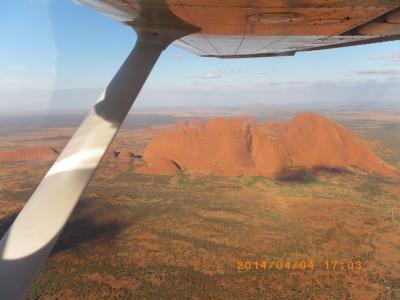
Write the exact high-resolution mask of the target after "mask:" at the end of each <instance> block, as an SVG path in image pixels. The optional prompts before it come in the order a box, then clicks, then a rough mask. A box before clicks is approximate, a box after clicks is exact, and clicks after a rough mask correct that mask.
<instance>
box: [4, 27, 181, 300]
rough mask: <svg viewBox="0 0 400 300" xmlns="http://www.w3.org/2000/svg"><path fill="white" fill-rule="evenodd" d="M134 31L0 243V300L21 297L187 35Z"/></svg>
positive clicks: (172, 32) (171, 32)
mask: <svg viewBox="0 0 400 300" xmlns="http://www.w3.org/2000/svg"><path fill="white" fill-rule="evenodd" d="M135 30H136V31H137V33H138V38H137V41H136V45H135V47H134V49H133V50H132V52H131V53H130V54H129V56H128V58H127V59H126V60H125V62H124V63H123V65H122V66H121V68H120V69H119V71H118V72H117V74H116V75H115V76H114V78H113V79H112V80H111V82H110V83H109V85H108V86H107V88H106V89H105V91H104V92H103V94H102V95H101V96H100V98H99V100H98V101H97V103H96V104H95V106H94V107H93V108H92V109H91V110H90V112H89V114H88V115H87V117H86V118H85V120H84V121H83V122H82V124H81V125H80V127H79V128H78V130H77V131H76V132H75V134H74V135H73V137H72V138H71V140H70V141H69V142H68V144H67V146H66V147H65V148H64V150H63V151H62V153H61V154H60V156H59V158H58V159H57V161H56V162H55V163H54V164H53V166H52V167H51V168H50V170H49V171H48V173H47V174H46V175H45V177H44V178H43V179H42V181H41V182H40V184H39V186H38V187H37V188H36V190H35V192H34V193H33V194H32V196H31V197H30V199H29V201H28V202H27V203H26V205H25V207H24V208H23V209H22V211H21V212H20V214H19V215H18V217H17V218H16V219H15V221H14V223H13V224H12V225H11V227H10V228H9V229H8V231H7V232H6V233H5V235H4V236H3V238H2V239H1V241H0V299H7V300H13V299H23V297H24V296H25V294H26V293H27V291H28V290H29V288H30V286H31V285H32V282H33V280H34V279H35V277H36V275H37V273H38V272H39V270H40V268H41V267H42V265H43V264H44V262H45V261H46V259H47V257H48V255H49V254H50V252H51V250H52V248H53V246H54V244H55V243H56V241H57V239H58V237H59V235H60V233H61V232H62V229H63V227H64V225H65V224H66V222H67V221H68V218H69V217H70V215H71V213H72V211H73V209H74V208H75V206H76V204H77V202H78V200H79V198H80V196H81V195H82V193H83V191H84V190H85V188H86V186H87V185H88V183H89V181H90V179H91V178H92V176H93V174H94V172H95V170H96V168H97V166H98V165H99V163H100V161H101V159H102V157H103V156H104V154H105V152H106V151H107V149H108V147H109V145H110V144H111V142H112V140H113V138H114V136H115V135H116V133H117V132H118V130H119V128H120V126H121V124H122V122H123V120H124V119H125V117H126V115H127V113H128V112H129V109H130V108H131V106H132V104H133V102H134V101H135V99H136V97H137V95H138V94H139V92H140V90H141V88H142V86H143V84H144V82H145V81H146V79H147V77H148V76H149V74H150V72H151V70H152V68H153V66H154V64H155V63H156V61H157V59H158V58H159V56H160V54H161V52H162V51H163V50H164V49H165V48H166V47H167V46H168V45H169V44H170V43H171V42H172V41H173V40H175V39H177V38H179V37H181V36H183V35H185V34H186V32H182V31H176V30H171V31H164V32H156V31H154V29H137V28H136V29H135ZM186 31H187V30H186Z"/></svg>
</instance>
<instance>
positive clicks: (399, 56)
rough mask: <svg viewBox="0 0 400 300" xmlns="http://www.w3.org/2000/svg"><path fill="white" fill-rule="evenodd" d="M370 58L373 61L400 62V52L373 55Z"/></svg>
mask: <svg viewBox="0 0 400 300" xmlns="http://www.w3.org/2000/svg"><path fill="white" fill-rule="evenodd" d="M368 60H372V61H382V60H383V61H387V62H392V63H397V62H400V53H391V54H386V55H372V56H370V57H368Z"/></svg>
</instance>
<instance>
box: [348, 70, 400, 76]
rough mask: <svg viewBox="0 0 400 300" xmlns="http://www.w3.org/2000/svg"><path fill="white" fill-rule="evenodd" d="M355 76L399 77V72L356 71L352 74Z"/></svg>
mask: <svg viewBox="0 0 400 300" xmlns="http://www.w3.org/2000/svg"><path fill="white" fill-rule="evenodd" d="M354 73H356V74H357V75H367V76H370V75H374V76H395V75H399V74H400V71H399V70H365V71H356V72H354Z"/></svg>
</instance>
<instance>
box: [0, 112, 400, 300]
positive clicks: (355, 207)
mask: <svg viewBox="0 0 400 300" xmlns="http://www.w3.org/2000/svg"><path fill="white" fill-rule="evenodd" d="M328 113H329V114H330V115H331V116H334V119H335V121H337V122H339V123H342V124H344V125H345V126H347V127H348V128H349V129H351V130H352V131H353V132H354V133H356V134H357V135H358V136H360V137H362V138H364V139H366V140H368V141H370V144H371V147H372V148H373V149H374V151H375V153H377V154H378V155H379V156H380V157H381V158H383V159H384V160H385V161H387V162H389V163H391V164H392V165H394V166H396V167H397V168H400V120H398V119H396V118H395V117H394V115H392V114H390V115H389V116H388V115H387V114H385V115H384V116H383V115H382V114H379V115H378V116H376V115H375V116H374V115H373V114H369V113H368V112H363V114H362V115H361V114H352V113H351V111H347V112H346V113H343V112H340V113H337V112H327V114H328ZM288 117H289V116H285V115H282V119H286V118H288ZM177 119H179V117H177V116H160V115H158V116H157V115H152V116H146V115H140V116H139V118H138V119H136V121H132V120H134V119H132V118H131V117H130V118H129V119H128V122H127V123H126V125H125V127H124V129H123V130H122V131H121V132H120V134H119V135H118V136H117V139H116V140H115V142H114V144H113V146H112V148H118V147H127V148H129V149H132V150H133V151H134V152H135V153H139V154H140V153H141V151H143V148H144V146H145V145H146V144H147V143H148V142H149V140H150V139H151V134H149V133H148V132H149V131H148V128H149V127H150V126H153V128H154V126H164V125H166V124H169V123H173V122H175V121H176V120H177ZM25 120H26V119H25ZM79 120H80V117H79V116H74V117H68V116H65V117H64V119H63V118H58V119H57V120H50V121H49V120H47V121H46V122H42V123H41V125H40V126H37V127H33V126H32V125H31V123H29V122H28V121H25V122H24V123H23V124H22V125H21V123H18V122H15V123H13V124H10V122H7V121H4V120H0V123H1V124H8V127H7V126H2V127H1V131H0V151H3V150H10V149H13V148H15V147H17V146H28V145H29V146H35V145H41V146H43V145H44V146H49V147H54V148H57V149H62V147H63V146H64V145H65V143H66V141H67V140H68V138H69V137H70V136H71V134H72V133H73V131H74V126H76V125H77V124H78V123H79ZM2 122H3V123H2ZM31 122H32V123H35V122H36V123H37V119H35V120H33V121H31ZM39 123H40V122H39ZM143 163H144V162H143V161H142V160H140V159H135V160H133V161H129V162H127V161H119V160H112V159H111V160H108V161H104V162H103V163H102V164H101V166H100V168H99V170H98V172H97V173H96V176H95V178H94V180H93V181H92V182H91V184H90V185H89V187H88V188H87V190H86V192H85V194H84V196H83V198H82V199H81V201H80V203H79V205H78V207H77V208H76V210H75V212H74V214H73V216H72V218H71V220H70V221H69V223H68V224H67V226H66V228H65V230H64V232H63V234H62V236H61V238H60V240H59V242H58V243H57V245H56V247H55V249H54V251H53V253H52V255H51V257H50V259H49V260H48V262H47V263H46V265H45V266H44V268H43V270H42V271H41V273H40V274H39V276H38V278H37V280H36V281H35V283H34V286H33V287H32V289H31V290H30V292H29V294H28V299H133V298H135V299H400V202H399V199H400V178H390V179H388V178H381V177H377V176H373V175H371V174H366V173H362V172H355V173H340V172H326V171H325V172H321V173H319V174H316V175H309V176H306V177H305V178H304V179H302V180H299V181H280V180H269V179H266V178H263V177H217V176H202V177H199V176H197V177H196V176H192V175H191V174H188V173H183V174H179V175H177V176H155V175H142V174H138V173H136V172H135V169H136V168H138V167H140V166H142V165H143ZM50 165H51V163H50V162H40V161H36V162H35V161H30V162H1V163H0V234H3V233H4V232H5V231H6V230H7V228H8V226H9V224H11V222H12V220H13V219H14V218H15V216H16V214H17V213H18V212H19V210H20V209H21V208H22V206H23V205H24V203H25V201H27V200H28V198H29V196H30V194H31V193H32V191H33V190H34V188H35V186H36V185H37V184H38V183H39V181H40V179H41V177H42V176H43V175H44V174H45V173H46V171H47V169H48V167H49V166H50ZM264 261H265V264H264ZM303 261H304V262H303ZM326 261H327V264H326Z"/></svg>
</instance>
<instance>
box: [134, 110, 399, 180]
mask: <svg viewBox="0 0 400 300" xmlns="http://www.w3.org/2000/svg"><path fill="white" fill-rule="evenodd" d="M144 159H145V161H146V163H147V168H142V169H140V170H139V171H140V172H144V173H150V174H176V173H179V172H180V171H182V170H188V171H190V172H193V173H198V174H216V175H222V176H240V175H250V176H256V175H261V176H265V177H269V178H280V177H285V176H288V175H290V174H291V175H293V174H296V172H304V171H308V172H313V171H315V170H320V169H335V170H352V169H353V168H357V169H360V170H363V171H367V172H371V173H375V174H379V175H382V176H397V175H398V174H399V173H398V172H397V170H395V169H394V168H393V167H391V166H389V165H388V164H386V163H385V162H384V161H382V160H381V159H380V158H379V157H377V156H376V155H375V154H374V153H373V152H372V151H371V150H370V149H369V147H368V145H367V143H365V142H364V141H362V140H360V139H358V138H357V137H356V136H354V135H353V134H352V133H351V132H350V131H349V130H347V129H346V128H345V127H343V126H341V125H339V124H336V123H334V122H332V121H330V120H328V119H327V118H325V117H322V116H319V115H317V114H314V113H301V114H299V115H297V116H296V117H294V118H293V119H292V120H291V121H290V122H289V123H287V124H285V123H277V122H265V123H262V124H257V123H256V122H255V120H254V119H252V118H236V119H225V118H215V119H211V120H209V121H207V122H206V121H187V122H179V123H178V124H176V125H175V126H171V127H170V130H168V131H166V132H164V133H162V134H160V135H159V136H157V137H156V138H155V139H154V140H153V141H151V142H150V143H149V144H148V145H147V147H146V149H145V151H144Z"/></svg>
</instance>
